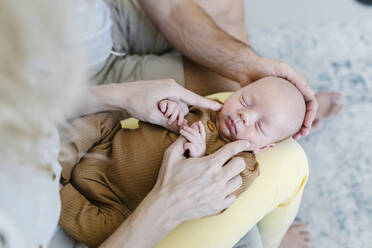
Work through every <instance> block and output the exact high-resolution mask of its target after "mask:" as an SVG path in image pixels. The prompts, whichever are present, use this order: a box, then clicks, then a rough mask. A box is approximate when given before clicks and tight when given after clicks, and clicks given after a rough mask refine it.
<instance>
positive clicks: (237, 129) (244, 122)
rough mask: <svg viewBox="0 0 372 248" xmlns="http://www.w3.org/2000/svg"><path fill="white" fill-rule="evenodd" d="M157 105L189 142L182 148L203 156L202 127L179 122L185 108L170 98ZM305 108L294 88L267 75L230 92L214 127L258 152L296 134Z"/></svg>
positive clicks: (220, 132)
mask: <svg viewBox="0 0 372 248" xmlns="http://www.w3.org/2000/svg"><path fill="white" fill-rule="evenodd" d="M159 107H160V109H161V111H162V112H163V113H164V114H165V116H166V117H169V121H168V123H169V124H175V120H176V119H178V122H177V125H181V130H180V133H181V134H182V135H183V136H184V137H185V138H186V139H187V140H188V141H189V143H188V144H186V145H185V148H187V149H189V150H190V155H192V156H201V155H203V152H202V151H203V149H202V148H204V147H205V144H204V141H205V137H204V132H205V131H204V130H203V126H202V125H196V124H193V125H192V126H191V128H190V127H187V126H186V125H182V123H184V121H183V119H184V115H185V113H187V111H185V108H184V106H182V105H180V106H178V105H177V103H175V102H173V101H169V100H164V101H161V102H160V104H159ZM305 108H306V105H305V101H304V99H303V96H302V94H301V93H300V92H299V91H298V90H297V88H296V87H294V86H293V85H292V84H291V83H289V82H288V81H286V80H284V79H280V78H275V77H267V78H264V79H261V80H258V81H256V82H254V83H252V84H250V85H248V86H246V87H244V88H242V89H240V90H239V91H237V92H235V93H234V94H232V95H231V96H230V97H229V98H228V99H227V100H226V102H225V103H224V105H223V107H222V110H221V111H220V112H218V114H217V120H216V126H217V130H218V133H219V135H220V136H221V137H222V138H223V139H224V140H226V141H227V142H231V141H235V140H248V141H249V142H250V144H251V146H250V147H251V149H252V151H254V152H255V153H257V152H259V151H261V150H264V149H266V148H268V147H273V146H274V143H275V142H278V141H281V140H283V139H285V138H287V137H289V136H291V135H293V134H294V133H296V132H297V131H298V130H299V129H300V128H301V126H302V123H303V120H304V116H305V111H306V109H305ZM197 146H198V147H197ZM204 150H205V149H204Z"/></svg>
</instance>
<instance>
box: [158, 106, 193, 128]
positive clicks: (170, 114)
mask: <svg viewBox="0 0 372 248" xmlns="http://www.w3.org/2000/svg"><path fill="white" fill-rule="evenodd" d="M159 109H160V111H161V112H162V113H163V114H164V116H165V117H166V118H168V125H169V126H170V127H169V130H171V131H173V132H174V131H177V133H178V131H179V129H180V127H181V126H182V125H186V124H187V120H186V119H185V115H187V114H188V112H189V108H188V107H187V105H186V104H185V103H183V102H176V101H172V100H162V101H160V102H159Z"/></svg>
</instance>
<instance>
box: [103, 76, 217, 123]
mask: <svg viewBox="0 0 372 248" xmlns="http://www.w3.org/2000/svg"><path fill="white" fill-rule="evenodd" d="M96 91H97V92H98V91H100V92H101V93H100V94H101V95H102V94H104V97H105V100H104V101H105V102H106V104H107V105H108V106H107V107H106V108H107V109H110V108H111V109H121V110H126V111H127V112H128V113H129V114H130V115H131V116H133V117H135V118H137V119H139V120H142V121H146V122H150V123H153V124H157V125H160V126H163V127H165V128H168V127H169V124H168V123H167V122H168V118H167V117H166V116H164V114H163V113H162V112H161V111H160V109H159V107H158V104H159V102H160V101H162V100H166V99H167V100H172V101H175V102H178V103H184V104H188V105H194V106H199V107H202V108H207V109H211V110H214V111H218V110H220V109H221V107H222V105H221V104H220V103H218V102H216V101H212V100H209V99H207V98H205V97H202V96H199V95H197V94H195V93H193V92H191V91H189V90H187V89H185V88H183V87H182V86H180V85H178V84H177V83H176V82H175V81H174V80H173V79H163V80H151V81H138V82H133V83H119V84H109V85H103V86H97V89H96ZM110 106H111V107H110Z"/></svg>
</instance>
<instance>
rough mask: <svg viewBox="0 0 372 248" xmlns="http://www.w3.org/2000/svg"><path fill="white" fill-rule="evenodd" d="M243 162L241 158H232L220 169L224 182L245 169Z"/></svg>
mask: <svg viewBox="0 0 372 248" xmlns="http://www.w3.org/2000/svg"><path fill="white" fill-rule="evenodd" d="M245 167H246V165H245V161H244V159H243V158H241V157H235V158H232V159H231V160H230V161H229V162H228V163H227V164H226V165H225V166H224V167H222V175H223V178H224V180H225V181H226V182H228V181H229V180H231V179H232V178H234V177H235V176H236V175H238V174H239V173H240V172H242V171H243V170H244V169H245Z"/></svg>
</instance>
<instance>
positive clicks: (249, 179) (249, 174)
mask: <svg viewBox="0 0 372 248" xmlns="http://www.w3.org/2000/svg"><path fill="white" fill-rule="evenodd" d="M235 157H241V158H243V159H244V161H245V169H244V170H243V171H242V172H240V176H241V177H242V186H240V188H239V189H237V190H236V191H235V192H234V194H235V196H239V195H241V194H242V193H243V192H244V191H246V190H247V189H248V187H249V186H251V184H252V183H253V182H254V180H255V179H256V178H257V177H258V176H259V175H260V169H259V164H258V162H257V160H256V156H255V155H254V154H253V153H252V152H241V153H239V154H237V155H236V156H235Z"/></svg>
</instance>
